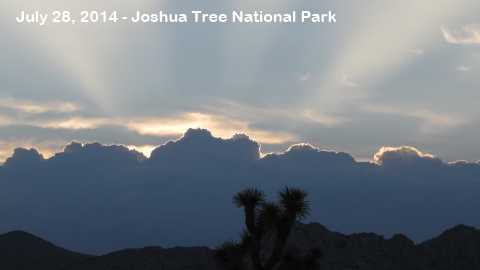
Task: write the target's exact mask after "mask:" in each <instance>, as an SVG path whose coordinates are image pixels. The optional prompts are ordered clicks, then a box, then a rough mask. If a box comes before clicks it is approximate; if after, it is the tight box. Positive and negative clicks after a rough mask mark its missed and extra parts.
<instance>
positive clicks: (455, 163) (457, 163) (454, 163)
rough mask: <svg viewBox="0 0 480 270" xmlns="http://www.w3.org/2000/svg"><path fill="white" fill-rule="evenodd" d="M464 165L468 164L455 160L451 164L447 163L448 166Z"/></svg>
mask: <svg viewBox="0 0 480 270" xmlns="http://www.w3.org/2000/svg"><path fill="white" fill-rule="evenodd" d="M464 164H468V161H466V160H463V159H462V160H455V161H452V162H448V165H464Z"/></svg>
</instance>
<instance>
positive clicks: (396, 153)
mask: <svg viewBox="0 0 480 270" xmlns="http://www.w3.org/2000/svg"><path fill="white" fill-rule="evenodd" d="M421 159H427V160H438V159H436V158H435V156H433V155H430V154H424V153H422V152H420V151H419V150H417V149H416V148H414V147H411V146H400V147H382V148H381V149H380V151H378V152H377V153H376V154H375V155H374V161H375V163H376V164H378V165H389V164H398V163H414V162H418V161H419V160H421Z"/></svg>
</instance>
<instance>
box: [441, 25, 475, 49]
mask: <svg viewBox="0 0 480 270" xmlns="http://www.w3.org/2000/svg"><path fill="white" fill-rule="evenodd" d="M441 29H442V32H443V37H444V38H445V40H446V41H447V42H450V43H455V44H461V45H469V44H480V25H478V24H468V25H464V26H462V29H463V32H464V33H459V32H452V31H450V29H448V28H447V27H446V26H445V25H442V27H441Z"/></svg>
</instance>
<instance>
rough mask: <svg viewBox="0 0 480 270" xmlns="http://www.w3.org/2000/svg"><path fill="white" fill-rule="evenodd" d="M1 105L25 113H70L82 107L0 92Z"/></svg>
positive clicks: (69, 103)
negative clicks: (27, 98)
mask: <svg viewBox="0 0 480 270" xmlns="http://www.w3.org/2000/svg"><path fill="white" fill-rule="evenodd" d="M0 107H2V108H7V109H12V110H14V111H17V112H20V113H25V114H40V113H44V112H57V113H69V112H74V111H78V110H79V109H80V108H79V106H78V105H76V104H75V103H72V102H61V101H53V102H45V103H42V102H34V101H31V100H25V99H16V98H12V97H10V96H7V95H4V94H0Z"/></svg>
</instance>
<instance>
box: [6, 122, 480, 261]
mask: <svg viewBox="0 0 480 270" xmlns="http://www.w3.org/2000/svg"><path fill="white" fill-rule="evenodd" d="M259 148H260V145H259V144H258V143H257V142H256V141H253V140H251V139H250V138H249V137H248V136H245V135H235V136H234V137H232V138H230V139H220V138H215V137H212V135H211V133H210V132H209V131H207V130H201V129H190V130H188V131H187V132H186V133H185V135H184V136H183V137H182V138H180V139H179V140H177V141H169V142H168V143H166V144H164V145H161V146H159V147H158V148H156V149H155V150H154V151H153V152H152V154H151V157H150V158H146V157H145V156H144V155H143V154H141V153H138V152H136V151H131V150H128V149H127V148H126V147H124V146H118V145H112V146H103V145H101V144H98V143H91V144H85V145H82V144H80V143H78V142H72V143H70V144H69V145H67V146H66V147H65V149H64V151H63V152H62V153H58V154H56V155H55V156H53V157H51V158H49V159H44V158H43V157H42V155H41V154H39V153H38V152H37V151H36V150H35V149H30V150H27V149H23V148H17V149H15V151H14V154H13V156H12V157H10V158H8V159H7V160H6V161H5V163H4V164H3V166H1V167H0V220H1V222H0V233H5V232H8V231H11V230H25V231H28V232H30V233H33V234H35V235H39V236H41V237H43V238H46V239H50V240H51V241H52V242H53V243H55V244H57V245H60V246H62V247H65V248H68V249H71V250H75V251H79V252H85V253H90V254H102V253H106V252H111V251H114V250H118V249H122V248H126V247H143V246H147V245H159V246H162V247H172V246H177V245H179V246H193V245H206V246H210V247H212V246H215V245H217V244H219V243H220V242H222V241H224V240H226V239H229V238H235V237H237V235H238V232H239V231H240V230H241V228H243V220H242V210H241V209H238V208H235V206H234V205H233V204H232V203H231V197H232V195H233V194H235V193H236V192H237V191H240V190H241V189H243V188H246V187H251V186H257V187H259V188H261V189H263V190H264V191H265V192H266V193H267V195H269V196H270V197H269V199H276V198H275V197H274V196H275V194H276V193H277V191H278V190H279V189H280V188H282V187H284V186H285V185H290V186H296V187H301V188H303V189H306V190H307V191H308V192H309V196H308V199H309V200H310V202H311V216H310V217H309V218H308V220H307V221H316V222H319V223H321V224H323V225H325V226H326V227H327V228H329V229H330V230H336V231H340V232H342V233H353V232H361V231H365V232H370V231H373V232H375V233H379V234H383V235H385V236H386V237H390V236H391V235H393V234H394V233H403V234H406V235H407V236H408V237H410V238H411V239H413V240H414V241H415V242H419V241H423V240H426V239H428V238H431V237H433V236H436V235H438V234H439V233H440V232H442V231H443V230H445V229H447V228H450V227H452V226H454V225H456V224H459V223H464V224H467V225H470V226H476V227H477V228H479V227H480V215H479V214H478V213H479V212H478V209H479V207H480V166H479V165H477V164H472V163H466V162H457V163H454V164H445V163H443V162H442V161H441V160H440V159H438V158H435V157H432V156H429V155H422V154H421V153H419V152H418V151H416V150H415V149H413V148H410V147H402V148H396V149H393V150H392V149H390V150H388V151H384V152H379V153H377V155H376V156H375V158H376V161H377V164H373V163H367V162H356V161H355V159H354V158H353V157H352V156H350V155H349V154H347V153H336V152H328V151H319V150H318V149H316V148H314V147H312V146H310V145H308V144H301V145H295V146H292V147H291V148H290V149H289V150H287V151H286V152H285V153H283V154H278V155H277V154H270V155H266V156H264V157H263V158H261V157H260V151H259Z"/></svg>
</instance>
